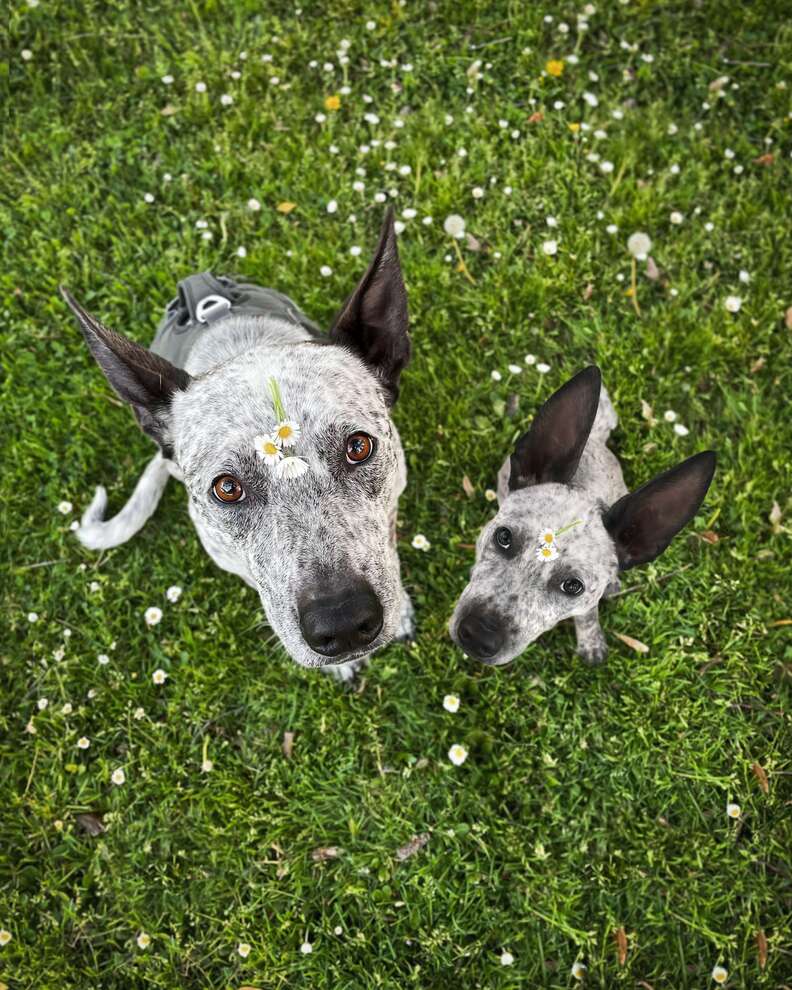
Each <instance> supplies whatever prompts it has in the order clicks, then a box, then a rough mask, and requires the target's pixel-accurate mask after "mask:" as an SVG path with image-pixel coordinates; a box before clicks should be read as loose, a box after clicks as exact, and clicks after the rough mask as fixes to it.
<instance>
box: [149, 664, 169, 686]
mask: <svg viewBox="0 0 792 990" xmlns="http://www.w3.org/2000/svg"><path fill="white" fill-rule="evenodd" d="M167 677H168V675H167V674H166V673H165V671H164V670H163V669H162V668H161V667H157V669H156V670H155V671H154V673H153V674H152V675H151V679H152V681H154V683H155V684H164V683H165V681H166V679H167Z"/></svg>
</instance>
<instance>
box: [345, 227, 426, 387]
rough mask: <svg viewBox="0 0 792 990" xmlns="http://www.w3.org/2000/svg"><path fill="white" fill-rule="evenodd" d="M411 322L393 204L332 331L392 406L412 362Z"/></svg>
mask: <svg viewBox="0 0 792 990" xmlns="http://www.w3.org/2000/svg"><path fill="white" fill-rule="evenodd" d="M407 323H408V321H407V292H406V290H405V288H404V279H403V278H402V273H401V265H400V264H399V250H398V248H397V247H396V231H395V229H394V226H393V208H392V207H391V208H390V209H389V210H388V212H387V213H386V214H385V221H384V223H383V224H382V232H381V233H380V239H379V244H378V245H377V250H376V251H375V252H374V257H373V259H372V261H371V264H370V265H369V267H368V270H367V271H366V274H365V275H364V276H363V278H362V279H361V280H360V282H359V283H358V286H357V288H356V289H355V291H354V292H353V293H352V295H351V296H350V297H349V298H348V299H347V301H346V302H345V303H344V305H343V306H342V307H341V311H340V313H339V314H338V316H336V318H335V322H334V323H333V326H332V329H331V330H330V339H331V340H332V341H333V342H334V343H336V344H342V345H343V346H345V347H348V348H349V349H350V350H352V351H354V352H355V353H356V354H357V355H358V356H359V357H361V358H362V359H363V361H365V363H366V364H367V365H369V367H370V368H372V370H373V371H375V372H376V374H377V376H378V377H379V379H380V381H381V382H382V384H383V385H384V386H385V389H386V390H387V393H388V396H389V401H390V404H391V405H393V403H394V402H395V401H396V399H397V398H398V395H399V375H400V374H401V371H402V368H404V367H405V365H406V364H407V362H408V361H409V360H410V335H409V333H408V330H407Z"/></svg>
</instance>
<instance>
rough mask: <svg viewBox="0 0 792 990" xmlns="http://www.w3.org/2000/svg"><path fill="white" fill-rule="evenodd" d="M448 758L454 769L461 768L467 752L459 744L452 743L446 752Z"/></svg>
mask: <svg viewBox="0 0 792 990" xmlns="http://www.w3.org/2000/svg"><path fill="white" fill-rule="evenodd" d="M448 758H449V760H451V762H452V763H453V764H454V766H455V767H461V766H462V764H463V763H464V762H465V760H466V759H467V758H468V751H467V750H466V749H465V747H464V746H463V745H462V744H461V743H454V745H453V746H452V747H451V749H449V751H448Z"/></svg>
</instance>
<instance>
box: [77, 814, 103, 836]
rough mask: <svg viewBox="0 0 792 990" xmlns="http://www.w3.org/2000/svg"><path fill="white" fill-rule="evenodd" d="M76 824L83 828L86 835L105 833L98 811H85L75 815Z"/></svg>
mask: <svg viewBox="0 0 792 990" xmlns="http://www.w3.org/2000/svg"><path fill="white" fill-rule="evenodd" d="M77 824H78V825H79V826H80V827H81V828H84V829H85V831H86V832H87V833H88V835H101V834H102V832H104V831H105V827H104V822H103V821H102V816H101V814H100V813H99V812H98V811H86V812H85V814H83V815H77Z"/></svg>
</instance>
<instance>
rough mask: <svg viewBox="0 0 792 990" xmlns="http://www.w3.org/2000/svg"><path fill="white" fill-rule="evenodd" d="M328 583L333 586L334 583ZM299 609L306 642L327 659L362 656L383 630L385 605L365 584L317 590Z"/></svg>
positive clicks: (302, 602)
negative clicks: (361, 651)
mask: <svg viewBox="0 0 792 990" xmlns="http://www.w3.org/2000/svg"><path fill="white" fill-rule="evenodd" d="M327 583H328V585H329V587H331V588H332V587H333V582H332V580H331V581H328V582H327ZM298 610H299V614H300V629H301V630H302V634H303V637H304V638H305V642H306V643H307V644H308V645H309V646H310V647H311V649H312V650H314V651H315V652H316V653H321V655H322V656H323V657H333V658H334V659H343V656H344V655H345V654H347V653H358V652H360V650H362V649H365V647H367V646H369V645H370V644H371V643H373V642H374V640H375V639H376V638H377V636H379V634H380V631H381V629H382V605H381V604H380V601H379V599H378V598H377V596H376V595H375V594H374V592H373V591H372V589H371V588H370V587H369V586H368V585H367V584H364V583H363V582H359V583H356V584H344V585H343V586H341V587H339V588H337V589H335V590H332V591H327V590H326V589H321V590H317V591H316V592H314V593H312V594H309V595H307V596H306V597H305V598H303V600H302V601H301V603H300V605H299V609H298Z"/></svg>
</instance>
